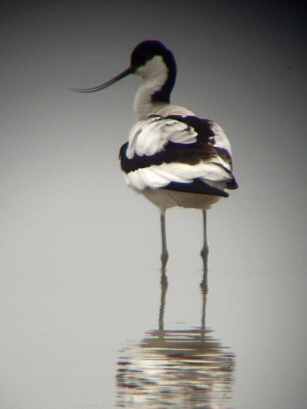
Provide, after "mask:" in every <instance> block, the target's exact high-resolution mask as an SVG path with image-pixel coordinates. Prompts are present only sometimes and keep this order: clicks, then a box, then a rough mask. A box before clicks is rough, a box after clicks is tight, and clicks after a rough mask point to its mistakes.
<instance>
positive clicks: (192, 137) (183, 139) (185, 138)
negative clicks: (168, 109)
mask: <svg viewBox="0 0 307 409" xmlns="http://www.w3.org/2000/svg"><path fill="white" fill-rule="evenodd" d="M196 137H197V133H196V132H195V130H194V129H193V128H192V127H190V126H188V125H186V124H184V123H183V122H179V121H176V120H175V119H171V118H162V117H150V118H147V119H144V120H143V121H140V122H137V123H136V124H135V125H134V127H133V128H132V129H131V132H130V135H129V145H128V149H127V153H126V154H127V157H128V158H129V159H132V158H133V156H134V155H135V154H137V155H139V156H143V155H148V156H151V155H154V154H155V153H158V152H160V151H161V150H162V149H163V147H164V146H165V145H166V144H167V142H174V143H181V144H190V143H194V142H196Z"/></svg>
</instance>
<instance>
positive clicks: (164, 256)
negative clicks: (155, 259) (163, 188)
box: [160, 210, 168, 267]
mask: <svg viewBox="0 0 307 409" xmlns="http://www.w3.org/2000/svg"><path fill="white" fill-rule="evenodd" d="M160 222H161V238H162V253H161V261H162V266H164V267H165V266H166V263H167V260H168V251H167V246H166V231H165V210H164V211H162V210H161V214H160Z"/></svg>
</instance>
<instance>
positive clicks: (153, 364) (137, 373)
mask: <svg viewBox="0 0 307 409" xmlns="http://www.w3.org/2000/svg"><path fill="white" fill-rule="evenodd" d="M167 286H168V284H167V277H166V274H165V269H164V268H163V266H162V274H161V302H160V310H159V328H158V329H156V330H151V331H148V332H147V333H146V336H145V338H144V339H143V340H142V341H141V342H140V343H139V344H135V345H131V346H127V347H126V348H125V349H123V350H122V351H121V357H120V358H119V361H118V369H117V405H116V406H117V407H125V408H142V409H144V408H156V409H164V408H166V407H174V408H185V409H187V408H191V409H192V408H197V409H205V408H206V409H215V408H219V409H223V408H228V407H229V404H230V399H231V390H232V383H233V371H234V364H235V356H234V354H233V353H231V352H230V350H229V349H228V348H225V347H223V346H222V344H221V343H220V341H219V340H217V339H216V338H215V337H214V333H213V331H212V330H210V329H207V328H206V326H205V322H206V302H207V291H206V289H204V288H202V291H201V294H202V299H203V307H202V308H203V310H202V323H201V326H200V327H199V328H192V329H185V330H167V329H165V328H164V314H165V304H166V293H167Z"/></svg>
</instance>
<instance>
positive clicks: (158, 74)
mask: <svg viewBox="0 0 307 409" xmlns="http://www.w3.org/2000/svg"><path fill="white" fill-rule="evenodd" d="M135 74H136V75H139V76H141V77H142V80H143V82H142V85H141V86H140V88H139V90H138V92H137V93H136V96H135V100H134V112H135V115H136V118H137V120H138V121H140V120H142V119H145V118H146V117H148V116H149V115H152V114H154V113H155V112H156V110H157V109H160V108H161V107H163V106H165V105H168V104H167V103H166V102H153V101H152V95H153V94H154V93H155V92H158V91H160V90H161V88H162V87H163V85H164V84H165V82H166V80H167V77H168V70H167V67H166V65H165V64H164V62H163V60H162V57H160V56H155V57H154V58H153V59H152V60H150V61H148V63H147V64H146V65H144V66H142V67H139V68H138V70H137V71H136V72H135Z"/></svg>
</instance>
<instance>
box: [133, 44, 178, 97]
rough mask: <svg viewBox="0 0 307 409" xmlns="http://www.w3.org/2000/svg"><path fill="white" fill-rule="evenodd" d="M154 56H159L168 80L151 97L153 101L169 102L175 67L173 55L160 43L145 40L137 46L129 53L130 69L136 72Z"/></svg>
mask: <svg viewBox="0 0 307 409" xmlns="http://www.w3.org/2000/svg"><path fill="white" fill-rule="evenodd" d="M156 56H161V57H162V59H163V61H164V63H165V65H166V67H167V69H168V73H169V75H168V79H167V81H166V83H165V84H164V86H163V88H162V89H161V91H159V92H157V93H156V94H154V95H153V96H152V99H153V100H162V101H167V102H169V98H170V94H171V92H172V89H173V87H174V85H175V81H176V74H177V66H176V61H175V57H174V55H173V53H172V52H171V51H170V50H169V49H168V48H166V47H165V45H164V44H162V43H161V42H160V41H157V40H145V41H142V42H141V43H140V44H138V45H137V46H136V47H135V48H134V50H133V51H132V53H131V68H132V69H134V70H137V68H138V67H141V66H142V65H145V64H146V63H147V62H148V61H150V60H151V59H152V58H154V57H156Z"/></svg>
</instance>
